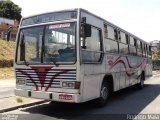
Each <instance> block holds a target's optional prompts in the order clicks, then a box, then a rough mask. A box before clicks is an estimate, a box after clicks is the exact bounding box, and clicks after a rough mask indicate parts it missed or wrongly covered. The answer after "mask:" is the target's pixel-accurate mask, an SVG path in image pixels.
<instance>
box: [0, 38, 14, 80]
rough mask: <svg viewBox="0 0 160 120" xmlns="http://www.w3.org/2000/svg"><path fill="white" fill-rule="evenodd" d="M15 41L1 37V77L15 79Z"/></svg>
mask: <svg viewBox="0 0 160 120" xmlns="http://www.w3.org/2000/svg"><path fill="white" fill-rule="evenodd" d="M14 49H15V42H14V41H9V42H7V41H5V40H1V39H0V79H2V80H4V79H14V69H13V58H14Z"/></svg>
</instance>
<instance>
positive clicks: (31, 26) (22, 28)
mask: <svg viewBox="0 0 160 120" xmlns="http://www.w3.org/2000/svg"><path fill="white" fill-rule="evenodd" d="M63 23H74V24H75V28H74V29H75V60H74V61H73V62H58V61H53V62H51V63H44V62H43V63H42V62H41V61H40V62H39V63H36V62H35V63H28V62H27V63H26V62H25V61H24V63H18V49H19V48H18V47H19V44H20V43H19V42H20V33H21V31H22V30H24V29H27V28H34V27H38V26H43V27H44V31H45V29H46V27H47V26H48V25H56V24H63ZM43 34H45V32H44V33H43ZM42 41H44V39H43V40H42ZM41 49H42V48H41ZM41 58H42V59H44V56H41ZM76 62H77V20H75V19H74V20H64V21H57V22H48V23H41V24H34V25H29V26H21V27H20V28H19V32H18V37H17V41H16V52H15V63H16V64H17V65H27V66H29V65H56V66H57V65H73V64H75V63H76ZM55 63H56V64H55Z"/></svg>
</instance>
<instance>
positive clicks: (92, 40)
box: [82, 26, 102, 63]
mask: <svg viewBox="0 0 160 120" xmlns="http://www.w3.org/2000/svg"><path fill="white" fill-rule="evenodd" d="M91 29H92V34H91V37H87V38H86V39H85V42H86V43H85V48H83V47H82V62H83V63H86V62H87V63H88V62H100V60H101V54H102V53H101V51H102V46H101V31H100V30H99V29H98V28H96V27H93V26H92V28H91Z"/></svg>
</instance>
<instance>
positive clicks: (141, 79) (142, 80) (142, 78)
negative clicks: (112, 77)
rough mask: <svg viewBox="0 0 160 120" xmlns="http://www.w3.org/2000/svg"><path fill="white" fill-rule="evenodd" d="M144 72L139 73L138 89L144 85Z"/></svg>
mask: <svg viewBox="0 0 160 120" xmlns="http://www.w3.org/2000/svg"><path fill="white" fill-rule="evenodd" d="M144 80H145V74H144V73H142V74H141V75H140V83H138V84H137V88H138V89H142V88H143V87H144Z"/></svg>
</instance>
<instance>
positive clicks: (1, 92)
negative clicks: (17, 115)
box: [0, 80, 15, 99]
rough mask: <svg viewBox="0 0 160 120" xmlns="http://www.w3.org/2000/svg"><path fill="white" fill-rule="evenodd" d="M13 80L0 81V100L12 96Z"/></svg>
mask: <svg viewBox="0 0 160 120" xmlns="http://www.w3.org/2000/svg"><path fill="white" fill-rule="evenodd" d="M14 88H15V80H0V99H2V98H6V97H10V96H14Z"/></svg>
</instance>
